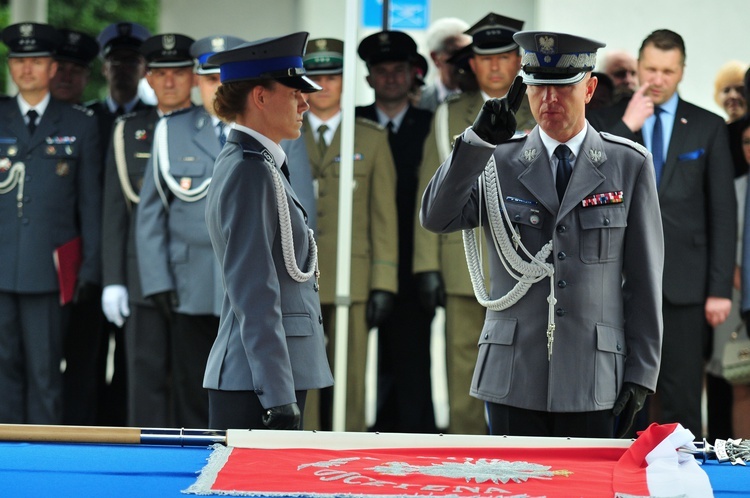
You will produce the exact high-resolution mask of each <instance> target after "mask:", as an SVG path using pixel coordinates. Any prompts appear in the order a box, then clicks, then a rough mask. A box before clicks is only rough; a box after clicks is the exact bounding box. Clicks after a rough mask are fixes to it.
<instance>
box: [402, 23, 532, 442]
mask: <svg viewBox="0 0 750 498" xmlns="http://www.w3.org/2000/svg"><path fill="white" fill-rule="evenodd" d="M522 27H523V21H519V20H516V19H510V18H507V17H503V16H500V15H498V14H494V13H490V14H488V15H487V16H485V17H484V18H482V19H481V20H479V21H478V22H477V23H476V24H474V26H472V27H471V28H469V29H468V30H467V31H466V33H467V34H470V35H471V36H472V43H471V44H470V45H468V46H467V47H466V48H465V49H463V50H462V51H460V52H458V53H456V54H455V55H454V58H458V57H460V56H462V55H465V56H467V57H468V61H467V62H466V64H467V65H469V66H470V71H471V72H473V74H474V75H475V76H476V81H477V83H478V85H479V89H478V90H476V91H467V92H464V93H461V94H460V95H456V96H454V97H450V98H449V99H448V100H447V101H446V102H444V103H443V104H441V106H439V107H438V110H437V112H436V113H435V117H434V119H433V122H432V129H431V130H430V134H429V135H428V137H427V139H426V141H425V145H424V155H423V157H422V163H421V165H420V169H419V188H418V189H417V200H418V202H419V200H421V195H422V193H423V192H424V189H425V188H426V187H427V183H428V182H429V181H430V178H432V176H433V174H434V173H435V171H436V170H437V167H438V166H439V165H440V163H441V162H442V161H444V160H445V158H446V157H447V156H448V153H449V152H450V149H451V145H452V144H453V141H454V140H455V137H456V136H458V135H460V134H461V133H462V132H463V131H464V130H465V129H466V127H468V126H470V125H471V124H472V123H473V122H474V118H475V117H476V115H477V113H478V112H479V109H480V108H481V107H482V104H483V103H484V101H485V100H487V99H489V98H499V97H502V96H504V95H505V94H506V93H508V89H509V88H510V85H511V83H512V82H513V78H515V76H516V75H517V74H518V70H519V69H520V63H521V56H520V55H519V50H518V44H516V43H515V42H514V41H513V38H512V36H513V33H515V32H516V31H518V30H520V29H521V28H522ZM516 122H517V123H518V127H519V130H528V129H531V128H532V127H533V125H534V118H533V116H532V115H531V111H530V110H529V106H528V101H526V100H524V102H523V103H522V107H521V109H520V110H519V111H518V113H517V114H516ZM414 227H415V228H414V230H415V233H414V272H415V273H416V277H417V285H418V291H419V295H420V300H421V302H422V305H423V306H424V307H425V308H426V309H428V310H434V309H435V307H436V306H445V308H446V309H445V335H446V348H445V350H446V351H445V353H446V366H447V370H448V402H449V413H450V425H449V428H448V430H449V432H451V433H454V434H486V433H487V425H486V423H485V416H484V406H483V404H482V403H481V402H479V401H478V400H476V399H474V398H472V397H471V396H469V387H470V385H471V375H472V371H473V369H474V365H475V363H476V359H477V337H476V335H475V332H474V331H476V330H479V329H481V326H482V323H483V321H484V315H485V312H484V309H483V308H482V307H481V306H479V304H478V303H477V302H476V299H474V293H473V291H472V288H471V282H470V281H469V271H468V267H467V266H466V256H465V255H464V247H463V242H462V240H461V235H460V234H459V233H451V234H442V235H438V234H435V233H431V232H429V231H427V230H425V229H424V228H422V227H421V226H420V225H419V223H415V226H414Z"/></svg>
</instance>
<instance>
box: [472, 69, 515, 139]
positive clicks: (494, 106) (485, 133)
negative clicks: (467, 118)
mask: <svg viewBox="0 0 750 498" xmlns="http://www.w3.org/2000/svg"><path fill="white" fill-rule="evenodd" d="M525 93H526V84H525V83H524V82H523V78H522V77H520V76H516V79H515V80H514V81H513V84H512V85H510V90H508V95H506V96H505V97H503V98H501V99H489V100H488V101H487V102H485V103H484V105H483V106H482V108H481V109H480V110H479V114H477V118H476V119H475V120H474V124H473V125H471V129H472V130H474V133H476V134H477V136H479V138H481V139H482V140H484V141H485V142H488V143H490V144H492V145H497V144H499V143H502V142H505V141H506V140H508V139H509V138H511V137H512V136H513V135H515V134H516V112H517V111H518V108H519V107H521V102H523V96H524V94H525Z"/></svg>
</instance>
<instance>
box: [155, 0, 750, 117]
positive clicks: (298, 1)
mask: <svg viewBox="0 0 750 498" xmlns="http://www.w3.org/2000/svg"><path fill="white" fill-rule="evenodd" d="M360 1H361V0H360ZM345 2H346V0H161V4H162V15H161V28H162V30H163V31H178V32H183V33H185V34H188V35H190V36H193V37H196V38H197V37H202V36H208V35H211V34H214V33H224V32H225V33H228V34H234V35H237V36H242V37H245V38H247V39H249V40H254V39H258V38H263V37H266V36H275V35H279V34H283V33H288V32H292V31H297V30H305V31H309V32H310V33H311V36H312V37H315V38H317V37H337V38H343V36H344V25H345ZM360 9H361V7H360ZM490 11H494V12H497V13H500V14H503V15H508V16H511V17H515V18H518V19H523V20H525V21H526V28H527V29H549V30H554V31H564V32H570V33H576V34H580V35H582V36H588V37H591V38H595V39H598V40H600V41H603V42H605V43H607V46H608V48H611V49H615V48H623V49H626V50H628V51H630V52H632V53H633V54H636V53H637V51H638V47H639V46H640V43H641V41H642V40H643V38H645V36H646V35H647V34H648V33H650V32H651V31H653V30H654V29H658V28H669V29H672V30H674V31H677V32H678V33H680V34H681V35H682V36H683V37H684V38H685V43H686V46H687V67H686V71H685V76H684V79H683V82H682V84H681V85H680V93H681V95H682V96H683V97H684V98H686V99H687V100H690V101H692V102H694V103H696V104H698V105H701V106H703V107H706V108H708V109H711V110H713V111H714V112H717V113H719V114H721V111H720V109H719V108H718V106H717V105H716V104H715V103H714V101H713V80H714V76H715V74H716V71H717V70H718V68H719V67H720V66H721V65H722V64H723V63H724V62H726V61H727V60H729V59H739V60H744V61H750V43H749V42H748V40H747V37H746V29H745V28H746V27H747V26H748V24H750V4H748V2H747V0H715V1H714V2H704V1H699V0H627V1H625V0H610V1H607V2H604V1H599V0H515V1H512V0H463V1H461V0H431V2H430V19H431V20H434V19H437V18H440V17H446V16H455V17H460V18H462V19H465V20H466V21H467V22H468V23H469V24H473V23H474V22H475V21H477V20H479V19H480V18H481V17H483V16H484V15H485V14H486V13H488V12H490ZM360 19H361V13H360ZM372 31H373V30H365V29H363V28H361V27H360V30H359V34H360V36H359V39H362V38H363V37H365V36H366V35H367V34H369V33H370V32H372ZM408 33H409V34H410V35H412V36H413V37H414V38H415V39H416V40H417V43H418V44H419V46H420V49H421V50H422V52H423V54H424V55H427V53H426V52H427V51H426V48H425V45H424V32H423V31H414V30H410V31H408ZM606 50H607V49H606V48H605V49H603V52H604V51H606ZM357 64H358V71H357V75H358V81H361V84H358V87H357V96H356V100H357V103H358V104H366V103H369V102H371V101H372V93H371V91H370V89H369V88H368V87H367V84H366V83H365V82H364V76H365V69H364V65H363V64H362V63H361V62H360V61H357ZM360 76H361V78H360ZM429 77H430V75H428V79H429Z"/></svg>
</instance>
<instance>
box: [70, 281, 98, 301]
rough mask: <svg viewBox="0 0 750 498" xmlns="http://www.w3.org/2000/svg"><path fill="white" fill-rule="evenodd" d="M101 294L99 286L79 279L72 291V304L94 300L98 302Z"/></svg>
mask: <svg viewBox="0 0 750 498" xmlns="http://www.w3.org/2000/svg"><path fill="white" fill-rule="evenodd" d="M101 295H102V288H101V287H99V286H98V285H96V284H94V283H91V282H86V281H85V280H80V279H79V280H78V281H77V282H76V289H75V292H73V304H82V303H90V302H94V301H96V302H99V300H100V299H101Z"/></svg>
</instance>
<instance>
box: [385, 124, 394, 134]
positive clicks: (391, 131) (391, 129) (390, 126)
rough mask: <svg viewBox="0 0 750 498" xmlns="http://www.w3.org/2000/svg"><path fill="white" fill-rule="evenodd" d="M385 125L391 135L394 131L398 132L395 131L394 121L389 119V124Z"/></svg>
mask: <svg viewBox="0 0 750 498" xmlns="http://www.w3.org/2000/svg"><path fill="white" fill-rule="evenodd" d="M385 127H386V128H388V135H389V136H390V135H393V134H394V133H396V132H395V131H393V128H394V126H393V121H388V124H386V125H385Z"/></svg>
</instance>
